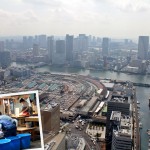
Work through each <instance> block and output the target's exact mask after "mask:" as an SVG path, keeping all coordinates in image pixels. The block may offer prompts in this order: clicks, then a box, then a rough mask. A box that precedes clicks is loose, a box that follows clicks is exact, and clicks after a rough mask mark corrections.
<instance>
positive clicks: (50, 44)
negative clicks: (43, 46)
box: [47, 36, 54, 63]
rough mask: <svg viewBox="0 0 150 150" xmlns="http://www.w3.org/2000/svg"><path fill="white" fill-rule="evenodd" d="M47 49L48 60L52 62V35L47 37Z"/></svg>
mask: <svg viewBox="0 0 150 150" xmlns="http://www.w3.org/2000/svg"><path fill="white" fill-rule="evenodd" d="M47 51H48V58H49V62H50V63H52V57H53V52H54V37H53V36H49V37H48V38H47Z"/></svg>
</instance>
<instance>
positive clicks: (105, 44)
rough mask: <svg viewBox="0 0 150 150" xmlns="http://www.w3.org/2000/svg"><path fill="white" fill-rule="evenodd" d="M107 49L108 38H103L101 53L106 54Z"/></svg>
mask: <svg viewBox="0 0 150 150" xmlns="http://www.w3.org/2000/svg"><path fill="white" fill-rule="evenodd" d="M108 51H109V38H103V41H102V55H103V56H108Z"/></svg>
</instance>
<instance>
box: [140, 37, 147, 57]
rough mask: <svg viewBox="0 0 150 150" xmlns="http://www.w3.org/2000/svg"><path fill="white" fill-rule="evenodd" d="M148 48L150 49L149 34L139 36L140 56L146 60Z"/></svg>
mask: <svg viewBox="0 0 150 150" xmlns="http://www.w3.org/2000/svg"><path fill="white" fill-rule="evenodd" d="M148 49H149V36H139V41H138V58H139V59H142V60H146V59H147V54H148Z"/></svg>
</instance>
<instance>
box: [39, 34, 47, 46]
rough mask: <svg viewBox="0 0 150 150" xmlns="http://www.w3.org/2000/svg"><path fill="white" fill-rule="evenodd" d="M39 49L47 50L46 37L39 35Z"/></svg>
mask: <svg viewBox="0 0 150 150" xmlns="http://www.w3.org/2000/svg"><path fill="white" fill-rule="evenodd" d="M38 38H39V47H40V48H46V35H44V34H43V35H39V37H38Z"/></svg>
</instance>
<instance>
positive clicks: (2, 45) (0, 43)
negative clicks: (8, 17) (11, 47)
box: [0, 41, 4, 52]
mask: <svg viewBox="0 0 150 150" xmlns="http://www.w3.org/2000/svg"><path fill="white" fill-rule="evenodd" d="M2 51H4V41H0V52H2Z"/></svg>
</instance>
